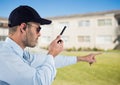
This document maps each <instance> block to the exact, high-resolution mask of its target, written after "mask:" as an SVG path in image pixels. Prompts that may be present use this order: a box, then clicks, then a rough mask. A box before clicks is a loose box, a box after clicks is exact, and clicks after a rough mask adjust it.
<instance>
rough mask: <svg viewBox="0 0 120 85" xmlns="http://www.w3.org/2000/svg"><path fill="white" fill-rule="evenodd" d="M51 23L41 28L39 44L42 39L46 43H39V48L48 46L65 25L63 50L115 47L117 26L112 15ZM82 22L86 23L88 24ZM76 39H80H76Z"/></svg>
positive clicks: (66, 19) (76, 18)
mask: <svg viewBox="0 0 120 85" xmlns="http://www.w3.org/2000/svg"><path fill="white" fill-rule="evenodd" d="M98 20H103V21H104V20H106V24H105V25H99V24H98ZM52 21H53V23H52V24H51V25H50V26H43V29H42V31H43V33H42V37H41V39H40V42H41V40H42V39H43V40H45V38H46V41H48V42H46V43H44V42H43V43H42V42H41V43H40V44H39V45H40V46H43V47H44V46H46V45H49V43H50V42H51V41H52V40H53V39H54V38H55V37H56V36H57V35H58V34H59V33H60V31H61V30H62V28H63V27H64V25H66V26H67V29H66V30H65V32H64V34H63V36H62V37H63V40H64V42H65V43H64V44H65V45H64V47H65V48H73V47H75V48H77V49H78V48H100V49H104V50H107V49H113V48H114V47H115V43H113V41H114V39H115V37H116V28H117V27H118V24H117V21H116V19H115V17H114V13H111V14H104V15H94V16H85V17H72V18H67V17H66V18H58V19H53V20H52ZM84 21H86V22H87V21H88V22H89V24H87V23H85V22H84ZM80 22H83V25H80ZM107 23H108V24H107ZM45 36H46V37H45ZM78 37H79V38H80V39H78ZM82 38H83V41H82Z"/></svg>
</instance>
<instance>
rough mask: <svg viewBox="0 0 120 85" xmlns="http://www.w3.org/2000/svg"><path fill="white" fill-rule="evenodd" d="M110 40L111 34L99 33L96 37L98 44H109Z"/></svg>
mask: <svg viewBox="0 0 120 85" xmlns="http://www.w3.org/2000/svg"><path fill="white" fill-rule="evenodd" d="M111 42H112V36H110V35H101V36H97V37H96V43H98V44H105V43H106V44H109V43H111Z"/></svg>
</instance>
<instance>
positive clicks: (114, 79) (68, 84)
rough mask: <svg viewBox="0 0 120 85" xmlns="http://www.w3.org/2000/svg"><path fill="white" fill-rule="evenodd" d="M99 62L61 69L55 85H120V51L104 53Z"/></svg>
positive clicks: (98, 57)
mask: <svg viewBox="0 0 120 85" xmlns="http://www.w3.org/2000/svg"><path fill="white" fill-rule="evenodd" d="M89 53H91V52H63V54H64V55H76V56H77V55H81V56H82V55H87V54H89ZM96 59H97V62H96V63H94V64H93V65H92V66H90V65H89V64H88V63H86V62H80V63H77V64H75V65H71V66H67V67H64V68H60V69H58V71H57V76H56V79H55V81H54V82H53V85H120V51H117V52H116V51H115V52H102V54H101V55H98V56H96Z"/></svg>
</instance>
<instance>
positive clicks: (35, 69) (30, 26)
mask: <svg viewBox="0 0 120 85" xmlns="http://www.w3.org/2000/svg"><path fill="white" fill-rule="evenodd" d="M50 23H51V21H50V20H47V19H43V18H41V17H40V16H39V14H38V13H37V12H36V11H35V10H34V9H33V8H32V7H29V6H19V7H17V8H16V9H14V10H13V11H12V12H11V14H10V16H9V23H8V26H9V35H8V37H7V38H6V40H5V41H4V42H0V48H1V49H0V80H2V81H5V82H7V83H9V84H10V85H51V83H52V81H53V80H54V78H55V76H56V68H59V67H63V66H67V65H70V64H75V63H76V62H79V61H86V62H88V63H90V64H92V63H94V62H95V55H97V54H90V55H87V56H85V57H80V56H79V57H75V56H73V57H65V56H57V55H58V54H59V53H60V52H61V51H62V50H63V41H62V40H61V36H60V35H59V36H58V37H57V38H56V39H55V40H53V41H52V42H51V44H50V46H49V51H48V54H45V55H40V54H30V53H29V52H27V51H25V50H24V49H25V48H26V47H35V46H36V44H37V41H38V37H40V35H41V34H40V30H41V27H40V26H41V25H44V24H50ZM59 40H61V42H60V43H58V41H59ZM56 56H57V57H56ZM54 58H55V59H54ZM54 60H55V61H54Z"/></svg>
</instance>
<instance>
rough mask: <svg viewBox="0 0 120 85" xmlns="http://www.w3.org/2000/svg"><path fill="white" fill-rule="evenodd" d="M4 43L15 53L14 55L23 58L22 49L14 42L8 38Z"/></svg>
mask: <svg viewBox="0 0 120 85" xmlns="http://www.w3.org/2000/svg"><path fill="white" fill-rule="evenodd" d="M5 42H6V43H7V44H8V45H10V46H11V48H12V49H13V50H14V51H15V53H17V55H19V56H20V57H21V58H23V49H22V48H21V47H20V46H19V45H18V44H17V43H16V42H14V41H13V40H12V39H10V38H9V37H7V38H6V40H5Z"/></svg>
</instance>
